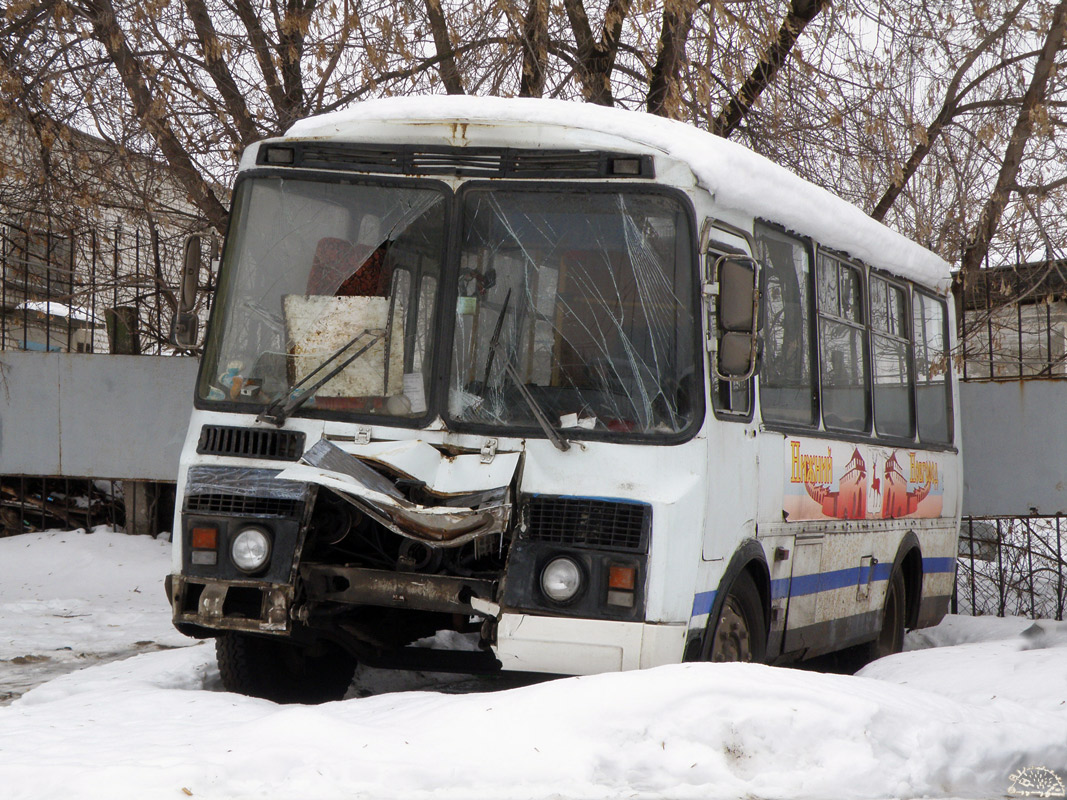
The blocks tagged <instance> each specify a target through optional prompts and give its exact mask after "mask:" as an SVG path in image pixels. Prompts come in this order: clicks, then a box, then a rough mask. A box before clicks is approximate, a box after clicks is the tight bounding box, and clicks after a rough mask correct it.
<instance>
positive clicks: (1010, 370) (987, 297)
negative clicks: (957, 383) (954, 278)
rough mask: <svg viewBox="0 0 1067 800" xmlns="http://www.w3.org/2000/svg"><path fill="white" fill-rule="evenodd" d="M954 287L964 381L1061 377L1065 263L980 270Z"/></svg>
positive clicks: (1066, 327) (1065, 374)
mask: <svg viewBox="0 0 1067 800" xmlns="http://www.w3.org/2000/svg"><path fill="white" fill-rule="evenodd" d="M955 291H956V293H957V301H958V303H959V305H958V308H960V310H961V311H962V313H961V315H960V323H961V336H960V355H961V358H960V362H961V364H962V377H963V379H964V380H969V381H988V380H1018V379H1020V378H1027V379H1035V378H1037V379H1040V378H1059V379H1062V378H1067V262H1064V261H1058V260H1048V261H1041V262H1031V263H1020V264H1013V265H1010V266H1007V267H996V268H990V269H983V270H981V271H979V272H978V273H977V274H976V275H975V276H973V277H972V279H971V284H970V285H968V286H966V287H962V286H960V285H959V283H957V285H956V289H955Z"/></svg>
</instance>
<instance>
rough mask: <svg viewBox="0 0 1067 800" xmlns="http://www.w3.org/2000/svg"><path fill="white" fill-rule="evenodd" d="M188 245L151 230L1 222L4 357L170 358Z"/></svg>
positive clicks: (0, 295)
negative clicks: (27, 353) (30, 353)
mask: <svg viewBox="0 0 1067 800" xmlns="http://www.w3.org/2000/svg"><path fill="white" fill-rule="evenodd" d="M183 239H184V236H183V234H182V233H180V232H174V231H167V230H163V229H161V228H160V227H159V226H156V225H152V224H146V225H139V226H123V225H114V226H111V227H102V228H89V229H70V228H63V227H61V226H60V225H59V223H58V222H57V221H54V220H52V219H51V218H49V219H46V220H44V221H43V222H40V224H38V225H34V226H31V225H27V224H16V223H15V222H13V221H10V220H0V350H38V351H45V352H87V353H94V352H95V353H101V352H103V353H106V352H122V353H128V354H149V355H166V354H170V353H172V352H173V348H171V346H170V345H169V343H168V338H169V332H170V321H171V316H172V314H173V311H174V307H175V295H174V288H175V287H176V286H177V281H178V274H179V269H180V263H181V255H182V253H181V248H182V243H183ZM207 288H209V289H210V287H207ZM211 296H212V292H211V291H208V292H205V293H203V294H202V297H203V298H204V299H205V301H206V302H210V298H211ZM204 311H206V309H204Z"/></svg>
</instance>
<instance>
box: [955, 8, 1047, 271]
mask: <svg viewBox="0 0 1067 800" xmlns="http://www.w3.org/2000/svg"><path fill="white" fill-rule="evenodd" d="M1065 34H1067V0H1062V2H1060V3H1058V4H1057V5H1056V9H1055V11H1054V12H1053V15H1052V25H1051V26H1050V27H1049V31H1048V34H1047V36H1046V37H1045V45H1044V47H1042V48H1041V55H1040V57H1038V59H1037V63H1035V64H1034V74H1033V75H1032V76H1031V78H1030V85H1029V86H1028V87H1027V89H1026V94H1025V95H1024V96H1023V104H1022V108H1021V109H1020V110H1019V117H1018V119H1017V120H1016V122H1015V128H1014V129H1013V130H1012V133H1011V138H1010V139H1009V140H1008V147H1007V149H1006V150H1005V151H1004V158H1003V160H1002V162H1001V167H1000V173H999V174H998V175H997V181H996V184H995V185H994V187H993V191H992V192H991V193H990V195H989V199H988V200H987V201H986V204H985V206H984V207H983V208H982V213H981V215H980V216H979V217H978V223H977V225H976V226H975V230H974V232H973V234H972V235H971V237H970V239H969V241H967V243H966V244H965V245H964V248H963V259H962V264H961V265H960V272H961V277H962V280H963V282H964V286H966V285H967V283H968V281H969V280H970V279H972V276H973V275H974V273H975V272H977V271H978V270H979V269H980V268H981V266H982V261H983V260H984V259H985V256H986V253H987V252H989V243H990V242H991V241H992V239H993V234H995V233H996V231H997V227H998V226H999V225H1000V218H1001V216H1002V215H1003V213H1004V207H1005V205H1007V202H1008V196H1009V195H1010V194H1011V187H1012V186H1014V185H1015V178H1016V176H1017V175H1018V173H1019V165H1020V163H1021V161H1022V156H1023V150H1024V149H1025V148H1026V144H1027V142H1029V141H1030V136H1031V134H1032V133H1033V128H1034V111H1035V110H1036V109H1037V107H1038V105H1039V104H1040V103H1041V101H1042V100H1043V99H1044V97H1045V91H1046V89H1047V88H1048V82H1049V77H1050V76H1051V74H1052V71H1053V68H1054V67H1055V64H1056V55H1057V53H1059V51H1060V49H1061V48H1062V47H1063V41H1064V36H1065Z"/></svg>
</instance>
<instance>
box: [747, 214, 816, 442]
mask: <svg viewBox="0 0 1067 800" xmlns="http://www.w3.org/2000/svg"><path fill="white" fill-rule="evenodd" d="M760 228H763V229H765V230H767V231H770V232H772V233H775V234H777V235H779V236H782V237H785V238H788V239H793V240H794V241H796V242H797V243H799V244H800V245H802V246H803V248H804V253H805V255H806V257H807V259H808V275H807V290H808V308H807V313H808V319H807V329H808V347H807V351H808V352H807V358H808V367H809V372H810V385H811V391H812V394H811V403H812V414H811V422H790V421H787V420H775V419H771V420H768V419H767V418H766V417H765V416H764V404H763V388H764V386H763V380H762V374H763V370H764V369H765V367H766V364H767V361H766V358H765V356H763V357H761V359H760V369H759V372H758V374H760V375H761V380H760V384H759V388H758V389H757V391H756V401H755V404H756V405H758V406H759V416H760V421H761V422H762V423H763V424H764V425H766V426H767V427H769V428H772V429H774V430H781V431H800V432H804V433H811V432H819V431H822V430H823V425H822V396H821V393H820V390H819V389H820V387H819V378H818V374H819V370H820V365H819V343H818V330H817V327H818V326H816V325H815V319H816V317H817V310H816V305H815V289H816V287H815V256H816V243H815V240H814V239H812V238H811V237H808V236H801V235H799V234H797V233H795V232H793V231H790V230H789V229H787V228H786V227H785V226H783V225H779V224H778V223H775V222H771V221H769V220H765V219H756V220H755V223H754V225H753V242H754V243H755V249H754V254H755V255H756V257H757V258H760V263H761V269H760V294H761V295H762V300H761V303H760V313H761V315H762V317H763V329H762V330H763V335H764V336H765V335H766V332H767V330H768V326H769V323H770V314H768V313H767V308H766V303H767V280H768V277H769V273H770V272H771V270H770V269H768V267H767V264H766V261H765V260H764V259H763V258H762V254H761V252H760V247H759V242H760ZM763 353H764V354H765V353H766V346H765V345H764V347H763Z"/></svg>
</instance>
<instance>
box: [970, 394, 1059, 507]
mask: <svg viewBox="0 0 1067 800" xmlns="http://www.w3.org/2000/svg"><path fill="white" fill-rule="evenodd" d="M960 416H961V417H962V419H961V425H962V430H963V513H964V515H969V516H974V517H994V516H1025V515H1027V514H1030V513H1033V511H1032V509H1036V510H1037V513H1039V514H1046V515H1053V514H1067V381H1038V380H1032V381H1011V382H1006V383H999V382H998V383H961V384H960Z"/></svg>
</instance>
